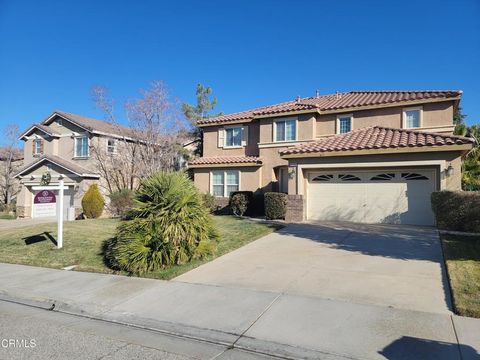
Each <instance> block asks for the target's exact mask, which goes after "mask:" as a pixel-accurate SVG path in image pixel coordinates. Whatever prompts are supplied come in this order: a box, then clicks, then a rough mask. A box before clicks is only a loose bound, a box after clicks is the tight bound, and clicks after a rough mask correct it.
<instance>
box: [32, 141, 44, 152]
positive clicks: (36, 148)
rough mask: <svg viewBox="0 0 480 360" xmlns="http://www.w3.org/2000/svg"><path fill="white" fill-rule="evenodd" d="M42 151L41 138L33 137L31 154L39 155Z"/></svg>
mask: <svg viewBox="0 0 480 360" xmlns="http://www.w3.org/2000/svg"><path fill="white" fill-rule="evenodd" d="M42 153H43V140H42V139H35V140H33V155H34V156H40V155H41V154H42Z"/></svg>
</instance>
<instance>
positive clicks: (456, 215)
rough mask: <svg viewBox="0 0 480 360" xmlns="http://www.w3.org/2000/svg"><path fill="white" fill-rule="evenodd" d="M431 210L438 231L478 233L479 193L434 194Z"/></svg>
mask: <svg viewBox="0 0 480 360" xmlns="http://www.w3.org/2000/svg"><path fill="white" fill-rule="evenodd" d="M432 210H433V212H434V213H435V218H436V219H437V226H438V228H439V229H445V230H455V231H467V232H480V192H479V191H437V192H434V193H432Z"/></svg>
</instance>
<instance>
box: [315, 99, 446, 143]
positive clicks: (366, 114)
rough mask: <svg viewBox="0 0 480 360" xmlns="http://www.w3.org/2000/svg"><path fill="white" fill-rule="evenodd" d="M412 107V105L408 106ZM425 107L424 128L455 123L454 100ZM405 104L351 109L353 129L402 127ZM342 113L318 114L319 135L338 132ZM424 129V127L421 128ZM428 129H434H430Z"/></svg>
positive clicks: (425, 105)
mask: <svg viewBox="0 0 480 360" xmlns="http://www.w3.org/2000/svg"><path fill="white" fill-rule="evenodd" d="M407 107H411V106H407ZM421 107H422V108H423V118H422V124H421V127H422V128H429V127H438V126H450V125H452V124H453V102H452V101H445V102H439V103H427V104H423V105H421ZM404 108H405V107H404V106H398V107H390V108H380V109H371V110H363V111H353V112H352V111H350V112H348V111H347V112H345V114H353V129H361V128H364V127H369V126H374V125H379V126H385V127H393V128H402V126H403V125H402V116H403V115H402V113H403V109H404ZM338 115H340V114H325V115H318V116H317V137H321V136H327V135H333V134H335V133H336V119H337V116H338ZM419 130H422V129H419ZM426 131H434V130H428V129H426Z"/></svg>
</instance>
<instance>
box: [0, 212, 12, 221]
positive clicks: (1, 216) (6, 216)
mask: <svg viewBox="0 0 480 360" xmlns="http://www.w3.org/2000/svg"><path fill="white" fill-rule="evenodd" d="M13 219H15V215H12V214H8V213H3V212H0V220H13Z"/></svg>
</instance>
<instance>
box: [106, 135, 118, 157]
mask: <svg viewBox="0 0 480 360" xmlns="http://www.w3.org/2000/svg"><path fill="white" fill-rule="evenodd" d="M109 141H113V151H110V150H109V149H110V145H108V142H109ZM116 153H117V140H115V139H112V138H107V154H108V155H114V154H116Z"/></svg>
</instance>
